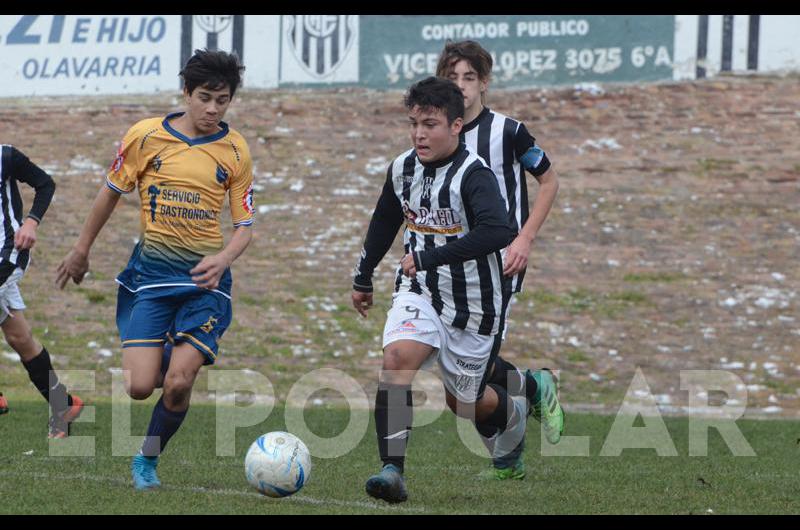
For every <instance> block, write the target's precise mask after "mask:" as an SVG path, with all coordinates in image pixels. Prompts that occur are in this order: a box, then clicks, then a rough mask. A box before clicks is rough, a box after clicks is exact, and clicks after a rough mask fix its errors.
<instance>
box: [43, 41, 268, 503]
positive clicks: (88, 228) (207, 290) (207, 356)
mask: <svg viewBox="0 0 800 530" xmlns="http://www.w3.org/2000/svg"><path fill="white" fill-rule="evenodd" d="M243 70H244V66H242V65H241V64H240V63H239V59H238V57H236V56H235V55H232V54H229V53H226V52H222V51H208V50H196V51H195V54H194V55H193V56H192V57H191V58H190V59H189V60H188V61H187V63H186V65H185V66H184V68H183V70H181V72H180V75H181V77H182V78H183V80H184V89H183V96H184V101H185V104H186V111H185V112H175V113H172V114H169V115H167V116H159V117H155V118H148V119H144V120H141V121H140V122H138V123H136V124H134V125H133V127H131V128H130V129H129V130H128V132H127V134H126V135H125V137H124V138H123V140H122V144H121V145H120V147H119V151H118V153H117V156H116V158H115V159H114V162H113V163H112V164H111V168H110V169H109V171H108V173H107V175H106V182H105V184H104V185H103V187H102V188H101V189H100V191H99V193H98V195H97V198H96V199H95V202H94V205H93V206H92V209H91V211H90V213H89V216H88V218H87V220H86V222H85V224H84V226H83V229H82V230H81V234H80V236H79V237H78V241H77V243H76V244H75V246H74V247H73V249H72V251H71V252H70V253H69V254H68V255H67V257H66V258H64V260H63V261H62V262H61V264H60V265H59V267H58V278H57V280H56V282H57V284H58V286H59V287H60V288H63V287H64V285H65V284H66V283H67V281H68V280H69V279H70V278H71V279H72V280H73V281H74V282H75V283H80V282H81V280H82V279H83V276H84V274H85V273H86V271H87V270H88V268H89V250H90V249H91V246H92V243H93V242H94V240H95V238H96V237H97V235H98V234H99V233H100V230H101V229H102V228H103V226H104V225H105V223H106V222H107V221H108V219H109V218H110V217H111V214H112V213H113V211H114V207H115V206H116V205H117V203H118V202H119V198H120V196H121V195H122V194H124V193H131V192H134V191H135V192H136V193H137V194H138V196H139V200H140V222H141V230H142V235H141V238H140V240H139V242H138V243H137V244H136V245H135V246H134V249H133V252H132V254H131V257H130V259H129V260H128V265H127V266H126V267H125V270H123V271H122V272H121V273H120V274H119V275H118V276H117V278H116V280H117V283H118V284H119V289H118V292H117V328H118V329H119V333H120V338H121V339H122V348H123V354H122V367H123V373H124V375H125V385H126V391H127V392H128V394H129V395H130V396H131V397H132V398H133V399H137V400H142V399H147V398H148V397H149V396H150V395H151V394H152V393H153V390H154V389H155V388H158V387H160V386H163V389H164V391H163V393H162V395H161V398H160V399H159V400H158V402H157V403H156V406H155V408H154V409H153V413H152V416H151V418H150V425H149V426H148V429H147V436H146V437H145V440H144V443H143V444H142V448H141V450H140V451H139V454H137V455H135V456H134V457H133V460H132V462H131V476H132V478H133V485H134V487H135V488H136V489H138V490H146V489H152V488H157V487H159V486H160V485H161V482H160V481H159V479H158V475H157V474H156V466H157V465H158V460H159V455H160V454H161V453H162V452H163V451H164V449H165V447H166V445H167V442H168V441H169V440H170V438H171V437H172V436H173V435H174V434H175V433H176V432H177V431H178V429H179V428H180V426H181V424H182V423H183V420H184V418H185V417H186V413H187V411H188V409H189V400H190V397H191V393H192V387H193V385H194V382H195V379H196V377H197V375H198V373H199V372H200V369H201V368H202V367H203V366H205V365H211V364H214V362H215V361H216V358H217V353H218V351H219V340H220V339H221V338H222V335H223V333H225V330H226V329H227V328H228V326H229V325H230V323H231V318H232V307H231V289H232V284H233V278H232V275H231V270H230V267H231V265H232V264H233V262H234V260H236V259H237V258H238V257H239V256H240V255H241V254H242V253H243V252H244V251H245V249H246V248H247V246H248V245H249V244H250V240H251V238H252V224H253V202H252V198H253V196H252V194H253V186H252V183H253V164H252V160H251V158H250V151H249V149H248V147H247V142H246V141H245V139H244V137H242V135H241V134H239V132H237V131H236V130H234V129H232V128H230V127H229V126H228V124H227V123H225V122H224V121H222V118H223V117H224V115H225V112H226V111H227V110H228V107H229V106H230V103H231V101H232V99H233V96H234V94H235V93H236V89H237V88H238V86H239V85H240V83H241V80H242V79H241V74H242V71H243ZM226 196H228V199H229V203H230V209H231V220H232V221H233V227H234V229H233V235H232V236H231V238H230V240H229V241H228V243H227V245H226V244H224V241H223V237H222V230H221V217H222V216H221V213H222V208H223V206H224V202H225V197H226ZM168 340H171V341H174V343H175V346H174V347H171V348H170V352H171V353H170V358H169V359H168V360H165V359H164V357H165V344H166V343H167V341H168ZM167 363H168V369H167V370H166V373H164V371H163V368H164V367H165V366H167Z"/></svg>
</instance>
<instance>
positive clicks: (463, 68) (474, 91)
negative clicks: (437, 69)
mask: <svg viewBox="0 0 800 530" xmlns="http://www.w3.org/2000/svg"><path fill="white" fill-rule="evenodd" d="M447 79H449V80H450V81H452V82H454V83H455V84H456V85H458V88H460V89H461V92H462V93H463V94H464V108H465V110H466V112H467V114H469V111H470V110H471V109H473V108H476V105H477V106H478V107H479V106H480V105H481V94H483V93H484V92H486V88H487V86H488V85H489V83H488V82H486V81H481V78H480V76H478V72H477V71H475V69H474V68H473V67H472V65H471V64H469V62H468V61H467V60H465V59H462V60H460V61H458V62H457V63H456V64H455V65H454V66H453V69H452V70H451V71H450V73H449V74H448V75H447Z"/></svg>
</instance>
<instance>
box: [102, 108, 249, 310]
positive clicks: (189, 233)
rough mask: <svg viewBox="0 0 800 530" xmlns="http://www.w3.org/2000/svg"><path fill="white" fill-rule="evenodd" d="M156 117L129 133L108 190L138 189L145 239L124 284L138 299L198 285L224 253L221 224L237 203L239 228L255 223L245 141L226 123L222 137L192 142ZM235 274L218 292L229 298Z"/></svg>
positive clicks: (113, 167) (235, 220) (235, 212)
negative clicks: (197, 275)
mask: <svg viewBox="0 0 800 530" xmlns="http://www.w3.org/2000/svg"><path fill="white" fill-rule="evenodd" d="M180 115H181V113H174V114H170V115H168V116H166V117H165V118H149V119H145V120H142V121H140V122H138V123H137V124H135V125H134V126H133V127H131V128H130V130H128V132H127V134H126V135H125V137H124V139H123V141H122V144H121V145H120V147H119V151H118V152H117V156H116V158H115V159H114V162H113V163H112V164H111V168H110V169H109V171H108V175H107V177H106V184H107V185H108V186H109V187H110V188H111V189H113V190H114V191H117V192H118V193H130V192H133V191H134V190H137V189H138V193H139V198H140V199H141V210H140V213H141V237H140V241H139V242H138V243H137V245H136V247H135V248H134V251H133V254H132V256H131V259H130V260H129V262H128V265H127V267H126V268H125V270H124V271H123V272H122V273H120V275H119V276H118V277H117V281H118V282H119V283H120V284H121V285H123V286H124V287H126V288H127V289H128V290H130V291H132V292H137V291H139V290H141V289H146V288H154V287H179V286H189V285H194V282H192V280H191V274H190V273H189V270H191V269H192V268H193V267H194V266H195V265H197V263H198V262H199V261H200V260H201V259H202V258H203V257H204V256H207V255H210V254H216V253H218V252H219V251H220V250H222V248H223V239H222V231H221V227H220V218H221V213H222V208H223V204H224V201H225V196H226V195H229V197H230V208H231V217H232V220H233V224H234V226H236V227H238V226H247V225H250V224H252V223H253V163H252V160H251V158H250V150H249V148H248V146H247V143H246V142H245V140H244V138H243V137H242V135H241V134H239V133H238V132H237V131H235V130H234V129H231V128H229V127H228V125H227V124H226V123H225V122H220V127H221V130H220V131H219V132H217V133H215V134H212V135H209V136H204V137H199V138H188V137H186V136H184V135H183V134H181V133H179V132H178V131H176V130H175V129H173V128H172V127H171V126H170V124H169V120H170V119H172V118H176V117H178V116H180ZM231 282H232V280H231V275H230V270H226V271H225V274H224V275H223V277H222V279H221V280H220V286H219V291H221V292H222V294H225V295H226V296H228V297H229V296H230V289H231Z"/></svg>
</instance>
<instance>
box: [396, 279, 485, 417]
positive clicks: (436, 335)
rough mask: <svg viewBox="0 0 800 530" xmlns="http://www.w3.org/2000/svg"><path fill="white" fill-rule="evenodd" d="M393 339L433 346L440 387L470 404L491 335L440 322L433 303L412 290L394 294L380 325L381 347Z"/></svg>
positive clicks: (481, 370)
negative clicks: (441, 381)
mask: <svg viewBox="0 0 800 530" xmlns="http://www.w3.org/2000/svg"><path fill="white" fill-rule="evenodd" d="M397 340H414V341H417V342H422V343H423V344H428V345H430V346H433V348H434V350H433V353H432V354H431V357H429V358H428V360H427V361H426V362H425V364H423V366H429V365H430V364H432V363H433V361H434V360H438V364H439V370H440V371H441V374H442V380H443V381H444V386H445V388H446V389H447V391H448V392H450V393H451V394H453V395H454V396H455V397H456V398H457V399H458V400H459V401H461V402H462V403H474V402H475V401H476V400H477V398H478V394H479V392H480V391H482V390H483V389H482V388H481V382H482V381H483V377H484V374H485V372H486V365H487V363H488V361H489V357H490V355H491V353H492V345H493V344H494V336H491V335H479V334H477V333H473V332H471V331H465V330H463V329H458V328H455V327H453V326H451V325H449V324H446V323H444V322H442V320H441V318H439V315H438V314H436V310H435V309H434V308H433V306H432V305H431V304H430V302H428V300H426V299H425V298H423V297H422V296H420V295H418V294H414V293H397V294H395V295H394V296H393V300H392V308H391V309H389V313H388V315H387V317H386V325H385V326H384V328H383V347H384V348H386V346H388V345H389V344H391V343H392V342H394V341H397Z"/></svg>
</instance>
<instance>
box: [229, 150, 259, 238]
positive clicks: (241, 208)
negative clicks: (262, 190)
mask: <svg viewBox="0 0 800 530" xmlns="http://www.w3.org/2000/svg"><path fill="white" fill-rule="evenodd" d="M229 194H230V201H231V219H232V220H233V226H235V227H239V226H250V225H252V224H253V218H254V214H255V209H254V207H253V159H252V158H250V150H249V149H248V148H247V145H246V144H244V145H242V146H241V160H240V162H239V167H238V170H237V171H236V172H235V173H234V175H233V177H232V178H231V182H230V190H229Z"/></svg>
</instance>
